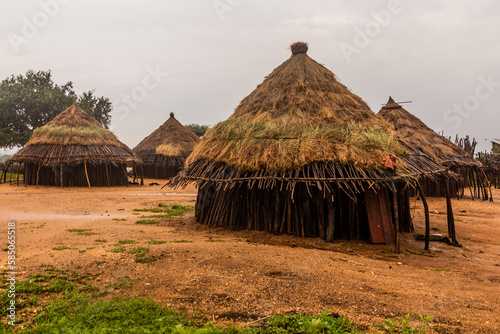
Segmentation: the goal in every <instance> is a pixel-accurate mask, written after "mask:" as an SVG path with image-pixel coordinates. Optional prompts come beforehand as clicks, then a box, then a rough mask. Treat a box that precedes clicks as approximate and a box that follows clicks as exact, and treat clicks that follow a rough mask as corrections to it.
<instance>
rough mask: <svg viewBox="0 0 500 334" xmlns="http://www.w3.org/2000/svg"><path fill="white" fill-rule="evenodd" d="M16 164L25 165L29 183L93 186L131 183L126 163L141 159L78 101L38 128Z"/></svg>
mask: <svg viewBox="0 0 500 334" xmlns="http://www.w3.org/2000/svg"><path fill="white" fill-rule="evenodd" d="M13 163H18V164H23V165H24V182H25V184H27V185H48V186H61V187H62V186H77V187H79V186H89V187H90V186H121V185H126V184H128V176H127V171H126V166H127V165H128V164H132V165H134V164H140V163H141V160H140V159H139V158H138V157H136V156H135V155H134V154H133V152H132V150H131V149H130V148H128V147H127V146H126V145H125V144H123V143H121V142H120V141H119V140H118V139H117V138H116V137H115V135H114V134H113V133H112V132H111V131H109V130H107V129H105V128H104V127H103V126H102V125H101V124H99V122H97V121H96V120H95V119H94V118H93V117H91V116H90V115H89V114H87V113H86V112H85V111H83V110H82V109H81V108H80V107H79V106H78V105H77V104H76V103H74V104H73V105H72V106H71V107H69V108H68V109H66V110H64V111H63V112H62V113H60V114H59V115H58V116H56V117H55V118H54V119H53V120H52V121H50V122H48V123H47V124H46V125H44V126H42V127H40V128H37V129H35V131H34V132H33V135H32V136H31V139H30V140H29V141H28V143H27V144H26V145H25V146H24V147H23V148H22V149H21V150H20V151H19V152H17V153H16V154H15V155H14V156H13V157H12V158H10V159H8V160H7V162H6V164H7V165H9V164H13Z"/></svg>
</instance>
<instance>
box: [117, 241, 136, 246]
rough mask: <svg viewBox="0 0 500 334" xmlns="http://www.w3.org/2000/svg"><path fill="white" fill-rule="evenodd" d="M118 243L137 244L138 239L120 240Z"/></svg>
mask: <svg viewBox="0 0 500 334" xmlns="http://www.w3.org/2000/svg"><path fill="white" fill-rule="evenodd" d="M118 243H119V244H120V245H131V244H136V243H137V241H135V240H118Z"/></svg>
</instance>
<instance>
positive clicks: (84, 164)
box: [83, 161, 90, 188]
mask: <svg viewBox="0 0 500 334" xmlns="http://www.w3.org/2000/svg"><path fill="white" fill-rule="evenodd" d="M83 166H84V167H85V177H86V178H87V184H88V185H89V188H90V180H89V174H88V173H87V161H84V162H83Z"/></svg>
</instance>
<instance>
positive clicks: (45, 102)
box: [0, 70, 112, 148]
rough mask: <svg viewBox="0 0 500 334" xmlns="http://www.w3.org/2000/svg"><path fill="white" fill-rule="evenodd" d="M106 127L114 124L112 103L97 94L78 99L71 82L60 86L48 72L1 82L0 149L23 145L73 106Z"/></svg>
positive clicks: (31, 71) (89, 93)
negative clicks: (77, 106)
mask: <svg viewBox="0 0 500 334" xmlns="http://www.w3.org/2000/svg"><path fill="white" fill-rule="evenodd" d="M75 101H77V103H78V104H79V105H80V107H82V109H83V110H85V111H86V112H88V113H89V114H90V115H91V116H92V117H94V118H95V119H96V120H97V121H98V122H99V123H101V124H102V125H103V126H104V127H106V128H107V127H108V126H109V123H110V121H111V115H110V112H111V110H112V103H111V102H110V101H109V99H108V98H105V97H96V96H94V91H92V90H91V91H87V92H84V93H83V94H82V95H80V96H78V95H77V94H76V93H75V92H74V90H73V83H72V82H71V81H69V82H67V83H66V84H64V85H62V86H60V85H58V84H56V83H54V81H53V80H52V74H51V72H50V70H49V71H37V72H35V71H33V70H28V71H27V72H26V74H25V75H22V74H20V75H16V76H14V75H12V76H11V77H8V78H6V79H4V80H3V81H2V82H0V147H3V148H7V147H9V148H12V147H16V146H22V145H24V144H25V143H26V142H27V141H28V140H29V138H30V137H31V134H32V133H33V130H34V129H36V128H38V127H40V126H43V125H45V124H46V123H47V122H48V121H50V120H52V119H53V118H54V117H55V116H57V115H58V114H59V113H60V112H61V111H63V110H65V109H67V108H68V107H69V106H70V105H72V104H73V102H75Z"/></svg>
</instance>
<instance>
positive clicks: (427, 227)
mask: <svg viewBox="0 0 500 334" xmlns="http://www.w3.org/2000/svg"><path fill="white" fill-rule="evenodd" d="M418 191H419V193H420V198H421V199H422V204H423V205H424V213H425V247H424V249H425V250H429V239H430V230H431V228H430V227H431V224H430V219H429V206H428V205H427V199H426V198H425V193H424V189H423V188H422V186H421V185H420V183H419V184H418ZM445 191H446V190H445ZM448 194H449V191H448Z"/></svg>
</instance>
